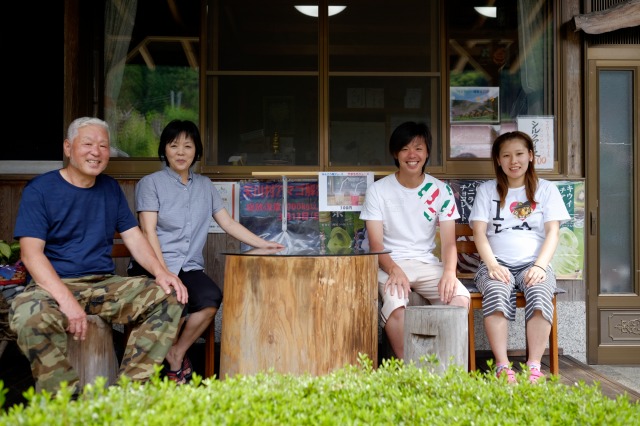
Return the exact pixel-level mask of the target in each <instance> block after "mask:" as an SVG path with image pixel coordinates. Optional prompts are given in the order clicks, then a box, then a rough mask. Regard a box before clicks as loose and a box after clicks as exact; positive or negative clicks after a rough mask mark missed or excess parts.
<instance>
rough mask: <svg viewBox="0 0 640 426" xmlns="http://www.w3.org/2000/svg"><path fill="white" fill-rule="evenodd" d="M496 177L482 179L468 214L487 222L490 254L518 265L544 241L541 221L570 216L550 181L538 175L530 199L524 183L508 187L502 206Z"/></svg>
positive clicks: (471, 219) (530, 257)
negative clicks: (502, 206) (482, 181)
mask: <svg viewBox="0 0 640 426" xmlns="http://www.w3.org/2000/svg"><path fill="white" fill-rule="evenodd" d="M496 188H497V182H496V180H495V179H494V180H490V181H487V182H484V183H482V184H481V185H480V186H479V187H478V188H477V192H476V198H475V200H474V202H473V207H472V208H471V214H470V215H469V224H470V225H471V227H473V222H474V221H480V222H486V223H487V238H488V240H489V245H490V246H491V250H492V251H493V254H494V256H495V257H496V258H497V259H500V260H501V261H502V262H504V263H506V264H507V265H509V266H519V265H524V264H528V263H531V262H533V261H535V260H536V258H537V257H538V253H539V252H540V248H541V247H542V244H543V243H544V239H545V236H546V235H545V231H544V224H545V223H546V222H548V221H551V220H557V221H559V222H560V224H562V223H564V222H566V221H567V220H569V219H570V216H569V212H568V211H567V208H566V206H565V204H564V201H563V200H562V195H560V191H558V188H557V187H556V185H554V184H553V183H552V182H550V181H547V180H544V179H538V188H537V190H536V193H535V196H534V199H535V202H533V203H530V202H529V201H528V200H527V193H526V190H525V187H524V186H522V187H520V188H509V192H508V193H507V198H506V202H505V205H504V208H502V209H500V197H499V195H498V191H497V189H496Z"/></svg>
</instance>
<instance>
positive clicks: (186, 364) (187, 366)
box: [182, 355, 193, 382]
mask: <svg viewBox="0 0 640 426" xmlns="http://www.w3.org/2000/svg"><path fill="white" fill-rule="evenodd" d="M192 374H193V366H192V365H191V360H190V359H189V357H188V356H186V355H185V356H184V358H183V359H182V377H184V379H185V381H187V382H189V381H191V375H192Z"/></svg>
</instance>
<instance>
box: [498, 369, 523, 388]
mask: <svg viewBox="0 0 640 426" xmlns="http://www.w3.org/2000/svg"><path fill="white" fill-rule="evenodd" d="M504 376H506V377H507V383H511V384H514V383H518V381H517V380H516V373H515V371H513V370H512V369H510V368H509V367H506V366H505V367H502V368H498V372H497V373H496V377H497V378H498V379H499V378H501V377H504Z"/></svg>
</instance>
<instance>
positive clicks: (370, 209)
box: [360, 173, 460, 263]
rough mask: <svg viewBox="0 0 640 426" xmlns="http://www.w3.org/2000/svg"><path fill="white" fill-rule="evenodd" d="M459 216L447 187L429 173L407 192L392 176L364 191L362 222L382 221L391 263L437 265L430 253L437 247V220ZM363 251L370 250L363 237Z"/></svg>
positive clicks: (438, 260) (385, 245) (435, 259)
mask: <svg viewBox="0 0 640 426" xmlns="http://www.w3.org/2000/svg"><path fill="white" fill-rule="evenodd" d="M459 217H460V214H459V213H458V209H457V207H456V202H455V198H454V195H453V191H452V190H451V188H450V187H449V185H447V184H445V183H444V182H442V181H441V180H439V179H436V178H434V177H433V176H430V175H428V174H425V175H424V181H423V182H422V185H420V186H418V187H417V188H413V189H409V188H406V187H404V186H402V185H401V184H400V182H398V179H397V178H396V176H395V173H394V174H391V175H389V176H385V177H384V178H382V179H380V180H378V181H376V182H374V183H373V185H371V186H370V187H369V189H367V195H366V197H365V201H364V206H363V207H362V212H361V213H360V219H362V220H365V221H366V220H381V221H382V226H383V243H384V248H385V249H387V250H391V253H390V256H391V258H392V259H394V260H399V259H415V260H421V261H423V262H425V263H440V259H438V258H437V257H436V256H435V255H434V254H433V253H432V252H433V249H435V247H436V241H435V237H436V225H437V224H438V221H442V222H443V221H446V220H456V219H458V218H459ZM362 247H363V248H368V247H369V241H368V239H367V238H366V237H365V240H364V241H363V243H362Z"/></svg>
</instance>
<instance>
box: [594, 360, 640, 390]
mask: <svg viewBox="0 0 640 426" xmlns="http://www.w3.org/2000/svg"><path fill="white" fill-rule="evenodd" d="M589 367H591V368H593V369H594V370H597V371H599V372H600V373H602V374H604V375H606V376H608V377H610V378H611V379H613V380H615V381H616V382H619V383H620V384H622V385H624V386H626V387H628V388H630V389H633V390H634V391H636V392H638V393H640V365H589Z"/></svg>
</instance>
